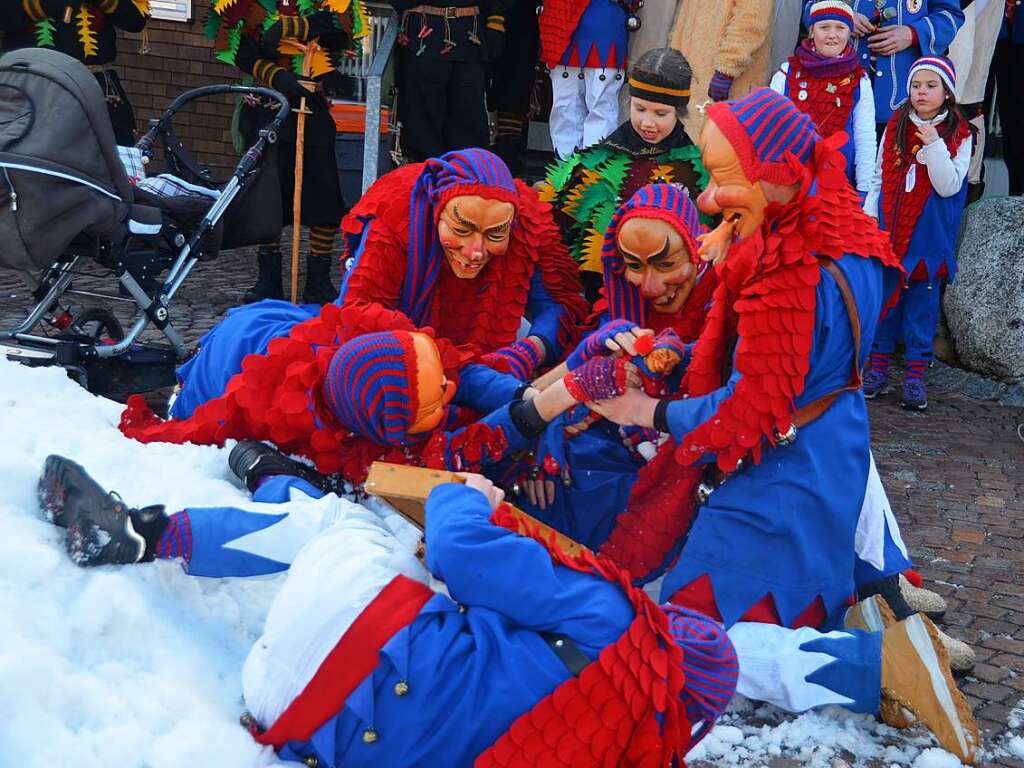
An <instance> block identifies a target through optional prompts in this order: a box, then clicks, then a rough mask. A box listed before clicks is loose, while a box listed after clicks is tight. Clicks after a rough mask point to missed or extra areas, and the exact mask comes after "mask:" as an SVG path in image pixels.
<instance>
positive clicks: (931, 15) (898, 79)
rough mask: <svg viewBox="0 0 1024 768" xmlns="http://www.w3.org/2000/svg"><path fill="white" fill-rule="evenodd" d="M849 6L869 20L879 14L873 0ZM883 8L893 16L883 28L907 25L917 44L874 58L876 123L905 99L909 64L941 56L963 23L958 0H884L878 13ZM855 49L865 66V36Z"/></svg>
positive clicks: (864, 0) (885, 118) (886, 119)
mask: <svg viewBox="0 0 1024 768" xmlns="http://www.w3.org/2000/svg"><path fill="white" fill-rule="evenodd" d="M850 5H851V6H852V7H853V10H854V11H855V12H856V13H861V14H864V15H865V16H867V17H868V18H869V19H874V18H875V17H876V16H878V14H879V13H880V11H879V10H878V8H877V6H876V0H852V2H851V3H850ZM886 8H892V9H893V10H895V11H896V15H895V16H894V17H893V18H892V19H889V20H888V21H886V22H885V23H883V25H882V26H883V28H884V27H895V26H899V25H901V24H903V25H906V26H908V27H911V28H912V29H913V30H914V33H915V34H916V36H917V45H911V46H910V47H909V48H907V49H906V50H903V51H900V52H899V53H897V54H895V55H894V56H879V57H878V59H877V62H876V67H877V71H876V73H875V78H874V82H873V83H872V88H873V90H874V94H875V122H876V123H885V122H888V120H889V117H890V115H892V113H893V110H895V109H896V108H897V107H899V105H900V104H902V103H903V101H904V100H905V99H906V98H907V75H908V74H909V73H910V67H911V65H912V64H913V63H914V62H915V61H916V60H917V59H919V58H920V57H921V56H944V55H945V54H946V51H947V50H948V49H949V44H950V43H951V42H953V38H954V37H955V36H956V33H957V30H958V29H960V27H961V26H963V23H964V12H963V11H962V10H960V3H959V2H958V0H884V2H883V3H882V11H881V13H884V12H885V9H886ZM857 50H858V54H859V55H860V60H861V64H862V65H863V66H864V69H868V68H869V66H868V65H869V58H870V51H869V50H868V41H867V38H866V37H862V38H860V40H859V42H858V49H857Z"/></svg>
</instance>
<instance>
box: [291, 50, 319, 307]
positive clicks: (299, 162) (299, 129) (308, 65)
mask: <svg viewBox="0 0 1024 768" xmlns="http://www.w3.org/2000/svg"><path fill="white" fill-rule="evenodd" d="M303 47H304V48H305V53H304V54H303V56H302V77H303V83H302V84H303V86H306V85H307V82H306V81H307V80H308V79H309V75H310V72H311V70H312V65H313V52H314V51H315V50H316V43H315V42H311V43H309V44H308V45H306V46H303ZM295 111H296V112H298V121H297V122H296V124H295V189H294V190H293V191H292V297H291V298H292V304H297V303H298V298H299V242H300V241H301V240H302V174H303V170H304V168H303V156H304V154H305V146H306V115H308V114H311V112H310V111H309V109H308V108H307V107H306V97H305V96H303V97H302V98H301V99H300V100H299V108H298V109H297V110H295Z"/></svg>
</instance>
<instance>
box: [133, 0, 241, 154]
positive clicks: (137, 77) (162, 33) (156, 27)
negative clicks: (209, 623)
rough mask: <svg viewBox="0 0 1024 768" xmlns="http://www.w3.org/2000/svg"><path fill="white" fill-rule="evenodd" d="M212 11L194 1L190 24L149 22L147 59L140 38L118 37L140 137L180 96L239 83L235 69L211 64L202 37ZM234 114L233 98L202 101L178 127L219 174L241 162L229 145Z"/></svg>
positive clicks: (185, 114) (207, 0)
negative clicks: (204, 87)
mask: <svg viewBox="0 0 1024 768" xmlns="http://www.w3.org/2000/svg"><path fill="white" fill-rule="evenodd" d="M209 5H210V0H193V2H192V10H193V20H192V21H190V22H181V21H161V20H156V19H152V20H150V22H149V24H148V25H147V26H146V34H147V35H148V37H149V47H150V49H151V50H150V51H149V53H145V54H142V53H139V48H140V46H141V44H142V35H133V34H125V33H123V32H121V33H119V34H120V39H119V40H118V55H117V65H116V66H117V70H118V73H119V74H120V76H121V81H122V82H123V84H124V88H125V90H126V91H127V92H128V96H129V98H130V99H131V102H132V105H133V107H134V108H135V118H136V123H137V125H138V129H139V131H145V130H146V128H147V127H148V120H149V118H151V117H156V116H157V115H159V114H160V113H161V112H162V111H163V110H164V109H165V108H166V107H167V105H168V104H170V102H171V101H172V100H173V99H174V97H175V96H177V95H178V94H180V93H181V92H182V91H186V90H188V89H189V88H195V87H197V86H200V85H210V84H213V83H237V82H238V81H239V77H240V73H239V71H238V70H237V69H235V68H234V67H229V66H227V65H226V64H222V63H220V62H219V61H217V60H216V59H214V58H213V44H212V43H213V41H212V40H209V39H207V38H206V36H205V35H203V24H204V22H205V20H206V15H207V12H208V9H209ZM233 110H234V102H233V98H232V97H230V96H224V97H214V98H209V99H203V100H202V102H193V104H192V105H190V106H188V107H186V108H185V109H184V110H183V111H182V112H181V113H179V116H178V117H177V119H176V120H175V122H174V127H175V130H176V131H177V133H178V134H179V136H180V137H181V138H182V141H183V142H184V143H185V146H186V147H188V148H189V149H190V150H192V151H193V152H194V153H195V154H196V155H197V156H198V157H199V158H200V159H201V160H202V161H203V162H204V163H207V164H209V165H211V166H212V167H214V168H216V169H218V170H219V171H224V170H226V169H230V168H232V167H233V166H234V164H235V162H236V161H237V157H238V156H237V153H236V152H235V151H234V148H233V147H232V144H231V115H232V111H233Z"/></svg>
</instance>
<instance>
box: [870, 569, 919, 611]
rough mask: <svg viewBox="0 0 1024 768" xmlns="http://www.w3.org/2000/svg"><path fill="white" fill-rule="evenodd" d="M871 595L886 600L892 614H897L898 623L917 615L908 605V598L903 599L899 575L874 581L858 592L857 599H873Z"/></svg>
mask: <svg viewBox="0 0 1024 768" xmlns="http://www.w3.org/2000/svg"><path fill="white" fill-rule="evenodd" d="M871 595H878V596H879V597H881V598H882V599H883V600H885V602H887V603H888V604H889V607H890V608H892V612H893V613H894V614H896V620H897V621H903V619H906V618H909V617H910V616H913V615H914V614H915V613H917V611H915V610H914V609H913V608H911V607H910V604H909V603H907V600H906V598H904V597H903V592H902V591H901V590H900V576H899V574H898V573H897V574H893V575H892V576H886V577H885V578H884V579H879V580H878V581H874V582H872V583H870V584H867V585H866V586H863V587H861V588H860V589H858V590H857V599H859V600H863V599H864V598H867V597H871Z"/></svg>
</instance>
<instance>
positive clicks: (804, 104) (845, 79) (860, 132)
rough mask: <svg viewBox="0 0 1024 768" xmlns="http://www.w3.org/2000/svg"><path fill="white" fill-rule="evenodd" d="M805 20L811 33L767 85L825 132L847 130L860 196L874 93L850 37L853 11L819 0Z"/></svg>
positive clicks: (867, 173) (866, 184) (870, 157)
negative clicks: (785, 97)
mask: <svg viewBox="0 0 1024 768" xmlns="http://www.w3.org/2000/svg"><path fill="white" fill-rule="evenodd" d="M805 22H806V24H807V28H808V29H809V30H810V34H809V35H808V37H807V39H806V40H803V41H801V42H800V45H798V46H797V49H796V52H795V53H794V55H793V56H790V57H789V60H788V61H784V62H782V65H781V66H780V67H779V70H778V72H776V73H775V75H774V76H773V77H772V81H771V89H772V90H773V91H775V92H776V93H781V94H782V95H783V96H788V97H789V98H790V99H791V100H792V101H793V103H794V104H796V106H797V109H799V110H800V111H801V112H806V113H807V114H808V115H809V116H810V118H811V119H812V120H813V121H814V126H815V127H816V128H817V129H818V133H819V134H820V135H821V136H822V137H823V138H828V137H829V136H831V135H832V134H834V133H837V132H838V131H845V132H846V135H847V137H848V139H847V142H846V143H845V144H844V145H843V147H842V150H841V151H842V153H843V156H844V157H845V158H846V175H847V177H848V178H849V179H850V183H852V184H853V185H854V186H855V187H856V189H857V192H858V194H859V195H860V198H861V200H862V201H863V200H864V198H865V197H866V196H867V194H868V190H869V189H870V188H871V177H872V175H873V172H874V169H875V150H876V145H875V98H874V96H873V94H872V91H871V78H870V77H868V75H867V73H866V72H865V71H864V67H862V66H861V65H860V62H859V60H858V59H857V49H856V47H854V45H853V44H852V43H851V42H850V36H851V35H852V34H853V11H852V10H851V8H850V6H849V5H847V4H846V3H844V2H843V0H820V1H819V2H816V3H814V4H813V5H811V6H810V7H809V8H808V10H807V15H806V17H805Z"/></svg>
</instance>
